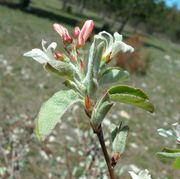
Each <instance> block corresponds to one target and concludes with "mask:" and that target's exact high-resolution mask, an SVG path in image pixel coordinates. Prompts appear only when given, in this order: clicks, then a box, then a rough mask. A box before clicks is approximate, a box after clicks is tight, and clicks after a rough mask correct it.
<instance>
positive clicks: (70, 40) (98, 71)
mask: <svg viewBox="0 0 180 179" xmlns="http://www.w3.org/2000/svg"><path fill="white" fill-rule="evenodd" d="M53 28H54V30H55V31H56V32H57V33H58V34H59V36H60V40H61V41H62V44H63V48H64V50H65V53H63V52H61V51H58V50H56V47H57V44H56V43H55V42H52V43H51V44H50V45H48V46H47V47H46V45H47V43H46V42H45V41H44V40H43V41H42V50H41V49H32V50H31V51H29V52H27V53H25V54H24V56H27V57H32V58H33V59H34V60H36V61H37V62H39V63H41V64H43V66H44V68H45V70H47V71H48V72H52V73H55V74H57V75H59V77H60V78H62V79H64V85H65V86H66V87H67V88H68V90H60V91H58V92H57V93H55V94H54V95H53V96H52V97H51V98H50V99H49V100H47V101H46V102H45V103H44V104H43V105H42V107H41V109H40V112H39V114H38V116H37V117H36V134H37V136H38V138H39V139H44V138H45V137H46V136H47V135H49V134H50V133H51V131H52V130H53V129H54V127H55V126H56V124H57V123H58V121H59V118H61V117H62V116H63V114H64V113H65V112H66V111H67V109H68V108H69V107H70V106H71V105H73V104H74V103H77V102H79V103H81V104H82V105H83V106H84V109H85V112H86V114H87V116H88V117H89V123H90V125H91V127H92V129H93V131H94V133H95V134H97V137H98V139H99V142H100V145H101V148H102V151H103V154H104V158H105V160H106V164H107V166H108V170H109V175H110V178H111V179H113V178H114V173H113V168H114V167H115V166H116V164H117V162H118V161H119V160H120V158H121V155H122V153H123V152H124V149H125V144H126V139H127V135H128V131H129V127H128V126H126V125H125V126H124V125H122V123H120V125H119V126H117V127H115V128H114V130H113V131H112V133H111V136H112V139H111V140H112V153H111V154H108V153H107V149H106V146H105V142H104V137H103V130H102V124H103V119H104V118H105V116H106V115H107V113H108V111H109V110H110V109H111V107H112V106H113V105H114V103H115V102H120V103H125V104H129V105H132V106H135V107H139V108H142V109H144V110H146V111H149V112H153V111H154V106H153V105H152V103H151V102H150V100H149V98H148V96H147V95H146V94H145V93H144V92H143V91H142V90H140V89H137V88H133V87H130V86H125V85H119V84H118V83H120V82H123V81H126V80H127V79H128V77H129V73H128V72H127V71H124V70H122V69H120V68H114V67H108V64H109V62H110V61H112V59H113V58H114V57H115V56H116V55H117V54H118V53H125V52H133V51H134V49H133V47H131V46H129V45H127V44H125V43H124V42H123V41H122V35H120V34H119V33H117V32H115V33H114V34H113V35H111V34H109V33H108V32H106V31H102V32H100V33H99V34H97V35H95V36H94V39H93V42H92V44H91V45H90V48H89V53H88V56H87V57H86V56H85V55H84V50H85V49H86V48H87V46H86V41H87V39H88V38H89V36H90V35H91V32H92V30H93V28H94V22H93V21H92V20H87V21H86V22H85V23H84V25H83V27H82V28H81V29H80V28H79V27H75V28H74V31H73V32H72V35H71V34H70V33H69V32H68V30H67V29H66V28H65V27H64V26H62V25H60V24H57V23H56V24H54V25H53ZM107 84H108V85H112V84H114V85H115V86H111V87H110V88H107V87H106V86H107ZM117 84H118V85H117ZM105 85H106V86H105ZM102 88H103V89H104V90H105V93H104V94H102V95H100V96H99V95H98V93H97V91H98V90H99V89H102Z"/></svg>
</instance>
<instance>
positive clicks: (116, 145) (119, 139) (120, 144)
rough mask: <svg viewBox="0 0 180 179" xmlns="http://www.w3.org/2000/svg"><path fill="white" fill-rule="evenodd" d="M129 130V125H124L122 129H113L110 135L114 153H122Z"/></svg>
mask: <svg viewBox="0 0 180 179" xmlns="http://www.w3.org/2000/svg"><path fill="white" fill-rule="evenodd" d="M128 132H129V127H128V126H124V127H123V128H122V129H119V130H118V129H115V131H114V134H113V135H112V140H113V141H112V149H113V152H114V153H119V154H122V153H123V152H124V149H125V146H126V139H127V135H128Z"/></svg>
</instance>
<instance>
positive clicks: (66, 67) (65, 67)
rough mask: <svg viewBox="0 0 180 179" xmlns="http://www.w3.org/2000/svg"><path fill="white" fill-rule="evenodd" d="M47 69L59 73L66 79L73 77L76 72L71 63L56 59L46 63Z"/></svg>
mask: <svg viewBox="0 0 180 179" xmlns="http://www.w3.org/2000/svg"><path fill="white" fill-rule="evenodd" d="M45 69H46V70H47V71H49V72H52V73H55V74H57V75H59V76H60V77H61V78H64V79H71V78H72V77H73V75H74V72H75V70H74V69H73V68H72V66H70V64H68V63H65V62H61V61H55V60H51V61H48V63H47V64H46V65H45Z"/></svg>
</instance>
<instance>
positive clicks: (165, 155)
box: [156, 152, 180, 159]
mask: <svg viewBox="0 0 180 179" xmlns="http://www.w3.org/2000/svg"><path fill="white" fill-rule="evenodd" d="M156 155H157V156H158V157H159V158H162V159H176V158H178V157H180V152H177V153H175V152H172V153H171V152H157V153H156Z"/></svg>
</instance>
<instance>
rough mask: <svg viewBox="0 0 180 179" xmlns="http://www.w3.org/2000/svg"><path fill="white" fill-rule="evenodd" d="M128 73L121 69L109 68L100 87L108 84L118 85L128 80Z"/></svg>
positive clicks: (102, 77)
mask: <svg viewBox="0 0 180 179" xmlns="http://www.w3.org/2000/svg"><path fill="white" fill-rule="evenodd" d="M128 78H129V73H128V71H125V70H122V69H120V68H115V67H113V68H107V69H106V70H105V71H104V72H103V73H102V75H101V77H100V79H99V84H100V85H105V84H108V83H117V82H123V81H126V80H128Z"/></svg>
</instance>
